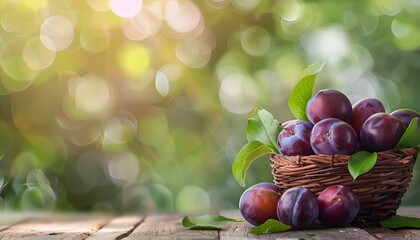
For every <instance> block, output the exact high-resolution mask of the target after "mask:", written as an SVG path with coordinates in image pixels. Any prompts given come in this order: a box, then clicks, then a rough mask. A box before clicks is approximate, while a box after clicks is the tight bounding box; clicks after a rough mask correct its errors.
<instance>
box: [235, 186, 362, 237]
mask: <svg viewBox="0 0 420 240" xmlns="http://www.w3.org/2000/svg"><path fill="white" fill-rule="evenodd" d="M359 208H360V203H359V200H358V198H357V196H356V194H354V193H353V191H352V190H351V189H350V188H348V187H346V186H343V185H334V186H330V187H327V188H325V189H324V191H322V192H321V194H320V195H319V196H318V198H316V197H315V195H314V194H313V193H312V192H311V191H309V190H308V189H306V188H303V187H294V188H290V189H288V190H287V191H285V192H284V193H281V191H280V189H279V188H278V187H277V186H276V185H274V184H272V183H259V184H256V185H254V186H252V187H250V188H248V189H247V190H245V192H244V193H243V194H242V196H241V198H240V200H239V210H240V212H241V214H242V216H243V217H244V218H245V220H247V221H248V222H249V223H251V224H252V225H254V226H258V225H261V224H263V223H264V222H265V221H267V220H268V219H277V220H279V221H280V222H282V223H284V224H286V225H289V226H291V227H292V228H294V229H302V228H309V227H311V226H312V225H313V224H314V221H315V220H316V219H319V221H320V222H321V223H322V224H324V225H326V226H329V227H340V226H345V225H348V224H350V222H351V221H352V220H353V219H354V217H355V216H356V215H357V213H358V212H359Z"/></svg>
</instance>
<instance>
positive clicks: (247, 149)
mask: <svg viewBox="0 0 420 240" xmlns="http://www.w3.org/2000/svg"><path fill="white" fill-rule="evenodd" d="M271 152H272V150H271V149H270V148H269V147H267V146H265V145H264V144H262V143H260V142H258V141H252V142H250V143H248V144H246V145H245V146H243V147H242V149H241V150H240V151H239V152H238V154H237V155H236V158H235V160H234V161H233V164H232V174H233V176H234V177H235V179H236V181H237V182H238V183H239V185H241V186H242V187H245V175H246V171H247V170H248V168H249V166H250V165H251V163H252V162H253V161H254V160H255V159H257V158H258V157H260V156H262V155H264V154H267V153H271Z"/></svg>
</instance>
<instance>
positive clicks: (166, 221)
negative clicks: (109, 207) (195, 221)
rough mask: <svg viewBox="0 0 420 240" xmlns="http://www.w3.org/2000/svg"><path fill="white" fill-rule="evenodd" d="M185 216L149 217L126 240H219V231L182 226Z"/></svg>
mask: <svg viewBox="0 0 420 240" xmlns="http://www.w3.org/2000/svg"><path fill="white" fill-rule="evenodd" d="M183 216H184V215H169V216H168V215H157V216H151V217H147V218H146V219H145V221H144V222H142V223H140V225H139V226H137V228H136V229H134V231H133V232H132V233H131V234H130V235H128V236H127V237H126V238H122V239H124V240H131V239H142V240H143V239H145V240H148V239H219V234H218V231H214V230H213V231H202V230H188V229H184V228H183V227H182V225H181V220H182V217H183Z"/></svg>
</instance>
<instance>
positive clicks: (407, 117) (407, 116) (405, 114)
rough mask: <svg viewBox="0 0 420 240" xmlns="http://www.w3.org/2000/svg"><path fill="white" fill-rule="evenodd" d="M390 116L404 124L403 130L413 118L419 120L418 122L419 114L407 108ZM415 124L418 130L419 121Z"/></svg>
mask: <svg viewBox="0 0 420 240" xmlns="http://www.w3.org/2000/svg"><path fill="white" fill-rule="evenodd" d="M390 115H391V116H394V117H397V118H399V119H400V120H401V122H402V123H403V124H404V126H405V128H408V126H409V125H410V122H411V120H412V119H413V118H419V120H420V114H419V113H418V112H416V111H414V110H412V109H408V108H403V109H398V110H395V111H393V112H392V113H391V114H390ZM417 124H418V126H419V128H420V121H418V122H417Z"/></svg>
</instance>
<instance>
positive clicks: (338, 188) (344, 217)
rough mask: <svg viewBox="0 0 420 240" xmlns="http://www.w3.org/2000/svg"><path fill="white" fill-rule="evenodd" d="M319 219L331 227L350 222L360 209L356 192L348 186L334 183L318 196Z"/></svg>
mask: <svg viewBox="0 0 420 240" xmlns="http://www.w3.org/2000/svg"><path fill="white" fill-rule="evenodd" d="M317 201H318V206H319V217H318V219H319V221H321V223H322V224H324V225H326V226H329V227H341V226H345V225H348V224H350V222H351V221H352V220H353V219H354V217H356V215H357V213H358V212H359V209H360V202H359V199H358V198H357V196H356V194H355V193H354V192H353V191H352V190H351V189H350V188H348V187H346V186H343V185H334V186H330V187H327V188H326V189H324V191H322V192H321V194H319V196H318V199H317Z"/></svg>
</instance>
